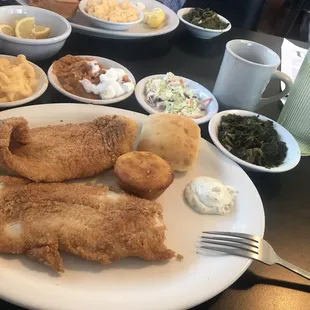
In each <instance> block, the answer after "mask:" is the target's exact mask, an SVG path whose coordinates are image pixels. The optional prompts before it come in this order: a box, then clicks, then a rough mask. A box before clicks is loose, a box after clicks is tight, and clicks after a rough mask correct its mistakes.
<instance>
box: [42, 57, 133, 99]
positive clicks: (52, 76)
mask: <svg viewBox="0 0 310 310" xmlns="http://www.w3.org/2000/svg"><path fill="white" fill-rule="evenodd" d="M74 56H79V57H89V58H93V59H95V60H97V61H102V62H104V61H108V62H112V63H113V64H114V65H116V66H119V68H121V69H123V70H124V71H126V72H127V73H128V74H129V75H130V80H131V82H132V83H133V84H134V89H133V90H131V91H130V92H128V93H125V94H124V95H122V96H119V97H116V98H112V99H89V98H84V97H81V96H77V95H74V94H71V93H69V92H68V91H66V90H65V89H64V88H63V87H61V86H60V83H59V81H58V78H57V76H56V75H55V74H54V73H53V66H54V63H55V62H56V61H57V60H55V61H54V62H53V63H52V64H51V65H50V67H49V68H48V70H47V76H48V80H49V81H50V83H51V85H52V86H53V87H54V88H55V90H57V91H58V92H59V93H61V94H63V95H64V96H66V97H68V98H71V99H73V100H77V101H79V102H83V103H89V104H95V105H109V104H114V103H118V102H121V101H124V100H125V99H127V98H129V97H130V96H131V95H132V94H133V92H134V90H135V88H136V79H135V77H134V75H133V74H132V73H131V71H129V70H128V69H127V68H126V67H125V66H123V65H122V64H120V63H118V62H116V61H114V60H112V59H108V58H104V57H100V56H91V55H74ZM59 59H60V58H59ZM59 59H58V60H59Z"/></svg>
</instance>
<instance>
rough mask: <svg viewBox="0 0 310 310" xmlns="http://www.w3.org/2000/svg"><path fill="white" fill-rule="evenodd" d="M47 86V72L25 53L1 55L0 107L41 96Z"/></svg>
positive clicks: (20, 103) (12, 105)
mask: <svg viewBox="0 0 310 310" xmlns="http://www.w3.org/2000/svg"><path fill="white" fill-rule="evenodd" d="M16 81H18V83H17V82H16ZM47 86H48V79H47V76H46V74H45V72H44V71H43V70H42V69H41V68H40V67H38V66H37V65H35V64H34V63H32V62H30V61H28V60H27V59H26V58H25V56H24V55H19V56H17V57H15V56H9V55H0V108H11V107H16V106H20V105H23V104H26V103H28V102H31V101H33V100H35V99H37V98H39V97H40V96H41V95H42V94H43V93H44V92H45V91H46V89H47Z"/></svg>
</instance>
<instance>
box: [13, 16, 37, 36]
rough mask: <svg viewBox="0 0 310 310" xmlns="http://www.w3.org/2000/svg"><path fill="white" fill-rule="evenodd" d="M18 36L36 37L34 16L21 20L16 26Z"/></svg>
mask: <svg viewBox="0 0 310 310" xmlns="http://www.w3.org/2000/svg"><path fill="white" fill-rule="evenodd" d="M15 34H16V37H17V38H23V39H35V24H34V17H25V18H23V19H21V20H19V21H18V22H17V24H16V27H15Z"/></svg>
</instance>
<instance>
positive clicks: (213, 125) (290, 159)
mask: <svg viewBox="0 0 310 310" xmlns="http://www.w3.org/2000/svg"><path fill="white" fill-rule="evenodd" d="M228 114H237V115H241V116H257V117H258V118H260V119H261V120H264V121H267V120H270V121H272V122H273V126H274V128H275V130H276V131H277V132H278V134H279V137H280V139H281V140H282V141H283V142H285V143H286V146H287V149H288V150H287V155H286V159H285V160H284V162H283V163H282V164H281V165H280V166H278V167H273V168H266V167H262V166H258V165H254V164H250V163H248V162H246V161H244V160H242V159H240V158H238V157H237V156H235V155H233V154H232V153H230V152H229V151H228V150H227V149H226V148H225V147H224V146H223V145H222V144H221V142H220V141H219V139H218V128H219V126H220V123H221V119H222V116H225V115H228ZM209 134H210V137H211V139H212V141H213V142H214V144H215V145H216V146H217V147H218V148H219V149H220V151H222V152H223V153H224V154H225V155H226V156H227V157H229V158H230V159H232V160H234V161H235V162H236V163H238V164H239V165H241V166H243V167H244V168H246V169H248V170H252V171H260V172H269V173H279V172H285V171H288V170H291V169H293V168H294V167H295V166H297V164H298V163H299V161H300V156H301V154H300V149H299V146H298V144H297V142H296V140H295V138H294V137H293V136H292V135H291V134H290V133H289V132H288V131H287V130H286V129H285V128H284V127H282V126H281V125H280V124H278V123H277V122H275V121H273V120H271V119H270V118H268V117H265V116H263V115H260V114H257V113H254V112H249V111H244V110H227V111H223V112H220V113H218V114H216V115H215V116H213V118H212V119H211V120H210V122H209Z"/></svg>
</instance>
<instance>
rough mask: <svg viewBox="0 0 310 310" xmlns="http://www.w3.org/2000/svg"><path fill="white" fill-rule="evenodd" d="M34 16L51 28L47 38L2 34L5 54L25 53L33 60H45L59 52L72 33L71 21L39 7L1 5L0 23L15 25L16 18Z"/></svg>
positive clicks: (0, 45)
mask: <svg viewBox="0 0 310 310" xmlns="http://www.w3.org/2000/svg"><path fill="white" fill-rule="evenodd" d="M27 16H29V17H30V16H33V17H34V18H35V22H36V24H38V25H42V26H46V27H50V28H51V35H50V37H49V38H47V39H38V40H35V39H22V38H16V37H12V36H9V35H6V34H0V50H1V52H2V53H4V54H10V55H18V54H24V55H25V56H26V57H27V58H28V59H31V60H43V59H47V58H50V57H52V56H54V55H55V54H57V53H58V52H59V51H60V49H61V48H62V47H63V45H64V44H65V42H66V40H67V38H68V37H69V35H70V33H71V25H70V23H69V22H68V21H67V20H66V19H65V18H63V17H62V16H60V15H58V14H56V13H54V12H51V11H48V10H44V9H40V8H37V7H31V6H26V5H25V6H24V5H9V6H2V7H0V24H7V25H10V26H14V25H15V20H17V19H21V18H24V17H27Z"/></svg>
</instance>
